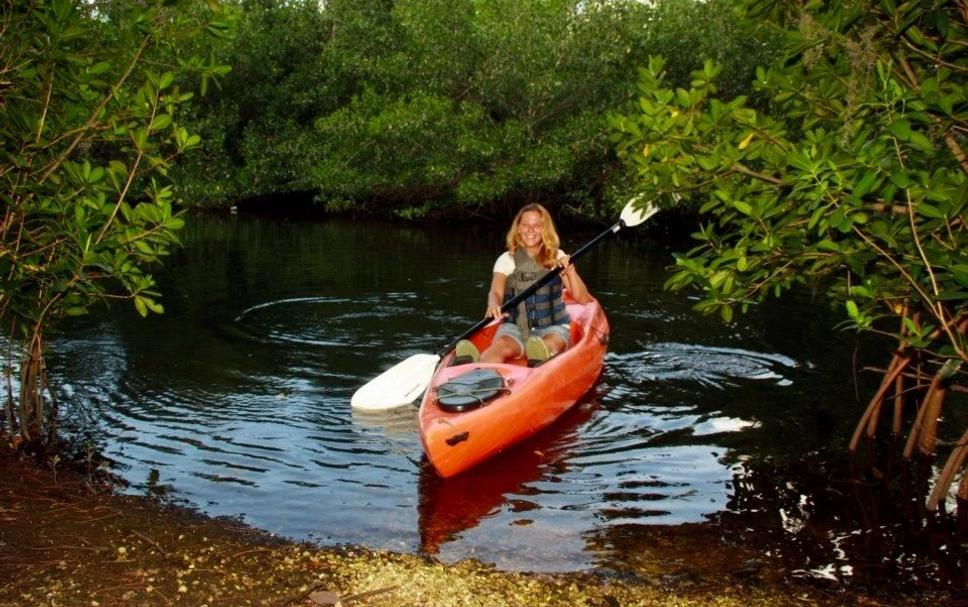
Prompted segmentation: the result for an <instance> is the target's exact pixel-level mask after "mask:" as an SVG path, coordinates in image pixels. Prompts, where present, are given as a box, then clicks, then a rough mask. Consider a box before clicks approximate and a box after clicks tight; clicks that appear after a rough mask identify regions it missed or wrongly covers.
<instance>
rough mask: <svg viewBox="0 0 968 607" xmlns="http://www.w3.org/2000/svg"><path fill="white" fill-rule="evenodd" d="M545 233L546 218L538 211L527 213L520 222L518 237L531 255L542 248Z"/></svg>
mask: <svg viewBox="0 0 968 607" xmlns="http://www.w3.org/2000/svg"><path fill="white" fill-rule="evenodd" d="M543 231H544V217H542V216H541V213H539V212H537V211H527V212H525V213H524V214H523V215H521V219H520V220H519V221H518V236H519V237H520V238H521V242H522V243H524V247H525V248H526V249H528V252H529V253H533V252H534V251H535V250H537V249H538V248H539V247H540V246H541V238H542V233H543Z"/></svg>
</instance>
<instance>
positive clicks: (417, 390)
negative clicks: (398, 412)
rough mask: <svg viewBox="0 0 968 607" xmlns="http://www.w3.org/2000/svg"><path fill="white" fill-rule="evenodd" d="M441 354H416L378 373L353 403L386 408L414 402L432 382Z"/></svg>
mask: <svg viewBox="0 0 968 607" xmlns="http://www.w3.org/2000/svg"><path fill="white" fill-rule="evenodd" d="M438 362H440V357H438V356H437V355H435V354H414V355H413V356H411V357H410V358H408V359H407V360H405V361H403V362H399V363H397V364H396V365H394V366H392V367H390V368H389V369H387V370H386V371H384V372H383V373H381V374H379V375H377V376H376V377H374V378H373V379H371V380H370V381H369V382H367V384H366V385H364V386H363V387H361V388H360V389H359V390H357V391H356V392H355V393H354V394H353V398H351V399H350V406H351V407H353V408H354V409H360V410H361V411H386V410H387V409H395V408H397V407H403V406H406V405H409V404H410V403H412V402H413V401H414V400H415V399H416V398H417V397H419V396H420V395H421V394H423V391H424V390H426V389H427V386H428V385H430V379H431V378H432V377H433V376H434V369H436V368H437V363H438Z"/></svg>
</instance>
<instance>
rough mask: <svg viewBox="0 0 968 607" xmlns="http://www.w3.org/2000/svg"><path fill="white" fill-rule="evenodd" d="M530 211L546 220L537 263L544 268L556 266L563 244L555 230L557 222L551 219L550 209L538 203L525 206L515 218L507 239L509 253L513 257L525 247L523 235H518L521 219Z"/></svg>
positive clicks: (542, 230) (542, 229)
mask: <svg viewBox="0 0 968 607" xmlns="http://www.w3.org/2000/svg"><path fill="white" fill-rule="evenodd" d="M530 211H533V212H536V213H538V214H539V215H541V219H543V220H544V222H543V224H542V226H541V249H540V250H539V251H538V256H537V261H538V263H540V264H541V265H542V266H544V267H546V268H551V267H553V266H554V265H555V261H557V258H558V245H559V244H561V240H560V239H559V238H558V232H557V231H556V230H555V222H554V221H553V220H552V219H551V213H549V212H548V209H546V208H544V207H543V206H541V205H540V204H538V203H536V202H532V203H530V204H526V205H524V206H523V207H521V209H520V210H519V211H518V214H517V215H515V216H514V221H512V222H511V229H509V230H508V235H507V238H506V239H505V240H506V241H507V245H508V252H510V253H511V255H512V256H513V255H514V253H515V252H516V251H517V250H518V248H519V247H523V246H524V242H522V240H521V235H520V234H518V224H519V223H521V218H522V217H524V214H525V213H528V212H530Z"/></svg>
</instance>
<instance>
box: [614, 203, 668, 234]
mask: <svg viewBox="0 0 968 607" xmlns="http://www.w3.org/2000/svg"><path fill="white" fill-rule="evenodd" d="M658 212H659V207H657V206H655V203H654V202H652V201H651V200H650V201H649V202H646V203H645V204H641V203H639V199H638V198H633V199H632V200H630V201H629V203H628V204H627V205H625V208H624V209H622V215H621V217H620V219H621V220H622V223H623V224H625V227H627V228H631V227H632V226H637V225H639V224H640V223H642V222H643V221H645V220H646V219H648V218H649V217H652V216H653V215H655V214H656V213H658Z"/></svg>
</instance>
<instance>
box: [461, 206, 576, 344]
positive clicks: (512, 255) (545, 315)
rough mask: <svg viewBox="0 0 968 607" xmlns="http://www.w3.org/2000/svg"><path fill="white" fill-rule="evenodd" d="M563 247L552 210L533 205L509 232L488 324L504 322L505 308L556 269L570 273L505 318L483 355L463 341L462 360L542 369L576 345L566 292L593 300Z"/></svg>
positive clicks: (496, 273) (493, 284)
mask: <svg viewBox="0 0 968 607" xmlns="http://www.w3.org/2000/svg"><path fill="white" fill-rule="evenodd" d="M559 243H560V240H559V238H558V232H557V231H556V230H555V224H554V221H553V220H552V219H551V214H550V213H548V210H547V209H545V208H544V207H543V206H541V205H540V204H537V203H532V204H528V205H525V206H524V207H522V208H521V210H519V211H518V214H517V215H516V216H515V217H514V221H513V222H512V223H511V227H510V229H509V230H508V234H507V247H508V250H507V251H505V252H504V253H503V254H502V255H501V256H500V257H498V259H497V262H495V264H494V276H493V278H492V280H491V290H490V291H489V292H488V294H487V311H486V312H485V315H484V316H485V318H496V317H498V316H501V306H502V304H503V303H504V302H506V301H508V300H510V299H511V298H512V297H514V296H515V295H516V294H518V293H520V292H522V291H524V290H525V289H527V288H528V287H529V286H531V285H532V284H534V283H535V282H537V281H538V280H540V279H541V278H542V277H543V276H545V275H546V274H547V273H548V272H550V271H552V269H553V268H554V267H555V265H558V266H561V267H562V268H564V270H563V271H562V273H561V274H560V275H559V276H556V277H555V278H553V279H551V280H550V281H549V282H548V284H546V285H544V286H543V287H541V288H540V289H538V291H536V292H535V293H534V294H533V295H532V296H531V297H528V298H527V299H526V300H525V301H524V302H522V303H520V304H518V307H517V309H516V310H514V311H512V312H507V313H505V314H504V316H505V319H504V323H503V324H502V325H501V326H500V327H499V328H498V330H497V333H496V334H495V336H494V340H493V341H492V342H491V345H490V347H488V348H487V349H486V350H484V352H483V353H481V354H480V355H478V351H477V348H476V346H474V344H473V343H471V342H470V341H468V340H461V341H459V342H458V343H457V347H456V352H455V354H456V356H457V357H458V358H460V357H468V358H470V359H471V360H472V361H474V362H477V361H478V360H480V362H485V363H503V362H505V361H508V360H510V359H514V358H517V357H519V356H521V354H522V353H524V354H526V355H527V358H528V361H529V362H534V363H540V362H543V361H545V360H547V359H549V358H551V357H552V356H554V355H555V354H558V353H559V352H562V351H564V350H565V349H566V348H567V347H568V346H570V345H571V331H570V322H571V319H570V318H569V317H568V311H567V310H566V309H565V302H564V299H563V297H562V288H565V289H568V292H569V293H570V294H571V296H572V297H573V298H574V299H575V301H576V302H577V303H580V304H585V303H588V302H590V301H592V297H591V295H590V294H589V292H588V287H586V286H585V282H584V281H583V280H582V279H581V276H579V275H578V270H576V269H575V266H573V265H571V263H570V258H569V256H568V255H566V254H565V252H564V251H562V250H561V249H559V248H558V245H559Z"/></svg>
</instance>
